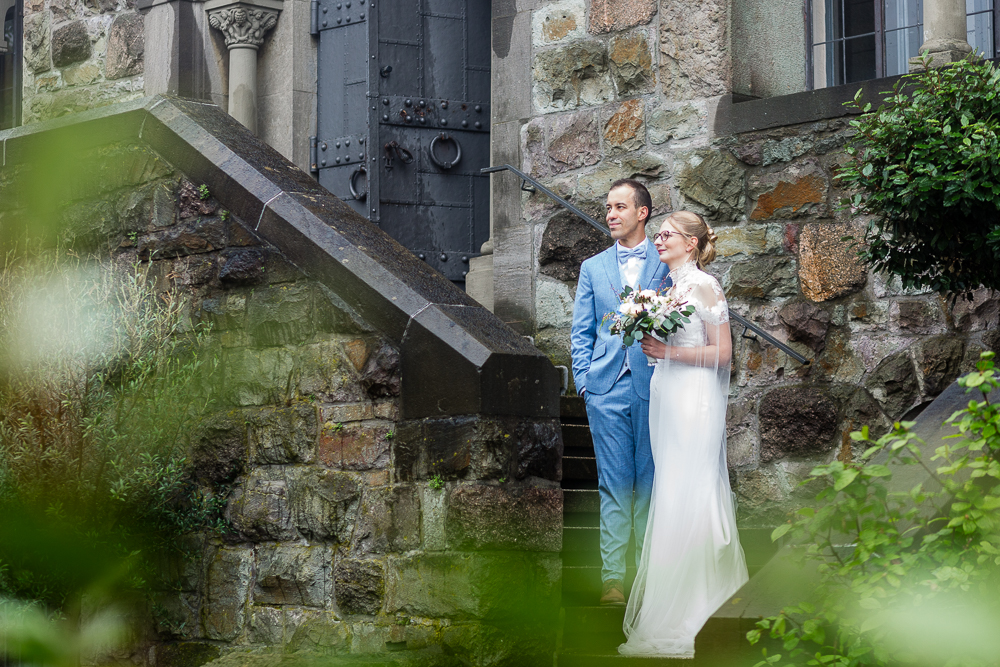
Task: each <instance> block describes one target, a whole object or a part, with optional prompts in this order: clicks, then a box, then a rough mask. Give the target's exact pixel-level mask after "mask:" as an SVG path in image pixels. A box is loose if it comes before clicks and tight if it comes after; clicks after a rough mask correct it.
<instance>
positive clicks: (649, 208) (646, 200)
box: [609, 178, 653, 222]
mask: <svg viewBox="0 0 1000 667" xmlns="http://www.w3.org/2000/svg"><path fill="white" fill-rule="evenodd" d="M622 185H626V186H628V187H630V188H632V203H633V204H635V208H636V210H638V209H640V208H642V207H643V206H645V207H646V219H645V221H644V222H649V218H650V216H652V215H653V198H652V197H651V196H650V195H649V190H647V189H646V186H645V185H643V184H642V183H640V182H639V181H637V180H635V179H634V178H619V179H618V180H617V181H615V182H614V183H612V184H611V188H610V189H609V191H610V190H614V189H615V188H617V187H620V186H622Z"/></svg>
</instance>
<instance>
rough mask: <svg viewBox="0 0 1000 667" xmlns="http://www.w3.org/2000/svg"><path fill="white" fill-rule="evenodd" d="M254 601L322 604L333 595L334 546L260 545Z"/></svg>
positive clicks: (260, 602)
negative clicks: (332, 547)
mask: <svg viewBox="0 0 1000 667" xmlns="http://www.w3.org/2000/svg"><path fill="white" fill-rule="evenodd" d="M256 551H257V578H256V584H255V585H254V591H253V601H254V603H255V604H280V605H299V606H304V607H323V606H325V605H326V604H327V602H328V601H329V599H330V595H331V592H332V586H331V583H332V579H331V577H330V570H331V567H332V566H333V550H332V549H331V548H330V547H321V546H300V545H293V544H278V545H258V546H257V547H256Z"/></svg>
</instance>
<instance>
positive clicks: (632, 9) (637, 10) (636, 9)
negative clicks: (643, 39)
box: [587, 0, 656, 35]
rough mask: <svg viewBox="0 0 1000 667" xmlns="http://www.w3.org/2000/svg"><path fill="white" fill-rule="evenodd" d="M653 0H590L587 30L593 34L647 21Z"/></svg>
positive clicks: (629, 26) (630, 26)
mask: <svg viewBox="0 0 1000 667" xmlns="http://www.w3.org/2000/svg"><path fill="white" fill-rule="evenodd" d="M654 14H656V1H655V0H591V3H590V24H589V26H588V28H587V29H588V30H590V32H591V33H593V34H595V35H600V34H602V33H606V32H613V31H616V30H626V29H628V28H632V27H635V26H637V25H642V24H644V23H649V21H650V19H652V18H653V15H654Z"/></svg>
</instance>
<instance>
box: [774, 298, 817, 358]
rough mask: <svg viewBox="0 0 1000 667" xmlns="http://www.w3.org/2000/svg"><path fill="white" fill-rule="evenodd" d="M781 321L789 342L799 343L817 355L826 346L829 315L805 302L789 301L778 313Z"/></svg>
mask: <svg viewBox="0 0 1000 667" xmlns="http://www.w3.org/2000/svg"><path fill="white" fill-rule="evenodd" d="M778 314H779V316H780V317H781V321H782V322H784V323H785V326H787V327H788V331H789V332H790V335H789V340H795V341H801V342H803V343H805V344H806V345H808V346H809V348H810V349H811V350H812V351H813V352H816V353H817V354H819V353H820V352H822V351H823V348H824V347H825V346H826V332H827V331H828V330H829V329H830V313H828V312H826V311H825V310H823V309H822V308H820V307H819V306H817V305H814V304H811V303H807V302H805V301H791V302H789V303H786V304H785V305H784V306H782V307H781V311H779V313H778Z"/></svg>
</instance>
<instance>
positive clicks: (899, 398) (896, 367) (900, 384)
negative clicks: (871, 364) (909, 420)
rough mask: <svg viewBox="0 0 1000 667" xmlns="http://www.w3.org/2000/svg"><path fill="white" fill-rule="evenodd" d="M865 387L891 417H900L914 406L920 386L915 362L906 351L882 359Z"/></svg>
mask: <svg viewBox="0 0 1000 667" xmlns="http://www.w3.org/2000/svg"><path fill="white" fill-rule="evenodd" d="M865 388H866V389H867V390H868V391H869V393H871V395H872V396H874V397H875V400H877V401H878V402H879V403H880V404H881V405H882V410H883V411H885V414H886V416H888V417H889V419H899V418H900V417H902V416H903V414H905V413H906V411H907V410H909V409H910V407H912V406H913V404H914V402H916V400H917V396H918V394H919V392H920V388H919V386H918V384H917V374H916V371H914V370H913V362H911V361H910V357H909V355H908V354H907V353H906V352H898V353H896V354H894V355H892V356H890V357H886V358H885V359H883V360H882V363H880V364H879V365H878V366H877V367H876V368H875V370H874V371H872V373H871V375H869V376H868V380H867V381H866V382H865Z"/></svg>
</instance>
